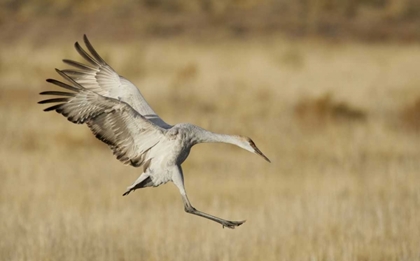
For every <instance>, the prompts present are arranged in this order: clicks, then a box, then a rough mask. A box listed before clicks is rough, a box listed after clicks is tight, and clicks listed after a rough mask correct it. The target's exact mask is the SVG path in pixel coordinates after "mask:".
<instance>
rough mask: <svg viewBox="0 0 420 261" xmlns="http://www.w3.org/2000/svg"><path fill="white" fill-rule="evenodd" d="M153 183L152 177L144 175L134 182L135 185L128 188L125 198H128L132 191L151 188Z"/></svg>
mask: <svg viewBox="0 0 420 261" xmlns="http://www.w3.org/2000/svg"><path fill="white" fill-rule="evenodd" d="M151 182H152V180H151V179H150V176H149V175H148V174H146V173H142V174H141V175H140V177H139V178H138V179H137V180H136V181H134V183H133V185H131V186H129V187H127V191H126V192H124V194H123V196H127V195H128V194H130V192H131V191H134V190H136V189H139V188H144V187H148V186H150V184H151Z"/></svg>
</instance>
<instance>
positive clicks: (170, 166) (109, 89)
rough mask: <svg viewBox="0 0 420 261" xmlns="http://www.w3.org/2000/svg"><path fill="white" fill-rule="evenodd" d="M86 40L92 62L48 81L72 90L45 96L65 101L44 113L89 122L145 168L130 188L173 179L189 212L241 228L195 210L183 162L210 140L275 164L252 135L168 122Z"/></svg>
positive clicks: (121, 155) (119, 153)
mask: <svg viewBox="0 0 420 261" xmlns="http://www.w3.org/2000/svg"><path fill="white" fill-rule="evenodd" d="M83 40H84V42H85V45H86V47H87V49H88V51H89V53H88V52H86V51H85V50H84V49H83V48H82V47H81V46H80V45H79V43H77V42H76V43H75V48H76V50H77V52H78V53H79V54H80V55H81V56H82V57H83V58H84V59H85V60H86V61H87V62H88V63H89V64H83V63H79V62H75V61H71V60H63V61H64V62H65V63H66V64H68V65H71V66H73V67H75V68H76V70H75V69H67V70H58V69H56V71H57V73H58V74H59V75H61V76H62V77H63V78H64V79H65V80H67V81H68V83H64V82H60V81H58V80H54V79H47V82H49V83H52V84H55V85H57V86H59V87H61V88H63V89H67V90H68V91H70V92H63V91H45V92H41V93H40V94H41V95H55V96H58V97H59V98H53V99H46V100H42V101H40V102H39V103H40V104H44V103H58V104H56V105H53V106H51V107H48V108H46V109H44V111H56V112H58V113H60V114H62V115H63V116H64V117H66V118H67V119H68V120H69V121H71V122H73V123H77V124H83V123H86V124H87V126H88V127H89V128H90V129H91V131H92V132H93V134H94V135H95V136H96V138H98V139H100V140H101V141H103V142H105V143H106V144H108V146H109V147H110V148H111V150H112V151H113V153H114V155H115V156H116V157H117V159H118V160H120V161H121V162H122V163H124V164H128V165H131V166H134V167H141V166H142V167H143V171H142V174H141V175H140V177H139V178H138V179H137V180H136V181H135V182H134V183H133V184H132V185H131V186H129V187H128V188H127V191H126V192H125V193H124V194H123V196H125V195H128V194H129V193H130V192H131V191H134V190H136V189H140V188H145V187H150V186H154V187H157V186H159V185H162V184H165V183H167V182H168V181H172V182H173V183H174V184H175V185H176V186H177V187H178V189H179V191H180V193H181V196H182V200H183V203H184V208H185V211H186V212H187V213H190V214H194V215H198V216H201V217H204V218H207V219H210V220H213V221H215V222H217V223H220V224H221V225H222V226H223V227H228V228H235V227H236V226H240V225H241V224H243V223H244V222H245V220H244V221H230V220H225V219H222V218H219V217H216V216H212V215H209V214H206V213H204V212H201V211H199V210H197V209H195V208H194V207H193V206H192V205H191V203H190V201H189V200H188V197H187V193H186V191H185V187H184V176H183V173H182V168H181V164H182V163H183V162H184V161H185V159H186V158H187V157H188V154H189V153H190V149H191V147H192V146H194V145H196V144H199V143H206V142H223V143H230V144H233V145H236V146H238V147H240V148H243V149H245V150H248V151H250V152H253V153H256V154H258V155H260V156H262V157H263V158H264V159H265V160H267V161H268V162H270V160H269V159H268V158H267V157H266V156H265V155H264V154H263V153H262V152H261V151H260V150H259V149H258V148H257V147H256V146H255V143H254V142H253V141H252V140H251V139H250V138H247V137H243V136H237V135H226V134H217V133H213V132H210V131H207V130H205V129H202V128H200V127H198V126H195V125H192V124H188V123H181V124H176V125H174V126H172V125H169V124H167V123H165V122H164V121H163V120H162V119H161V118H160V117H159V116H158V115H157V114H156V113H155V112H154V111H153V110H152V108H151V107H150V106H149V104H148V103H147V102H146V100H145V99H144V98H143V96H142V95H141V93H140V91H139V90H138V89H137V87H136V86H135V85H134V84H132V83H131V82H129V81H128V80H126V79H125V78H123V77H121V76H119V75H118V74H117V73H116V72H115V71H114V69H112V68H111V66H109V65H108V64H107V63H106V62H105V61H104V60H103V59H102V58H101V57H100V56H99V54H98V53H97V52H96V51H95V49H94V48H93V46H92V45H91V43H90V42H89V40H88V38H87V37H86V35H84V37H83Z"/></svg>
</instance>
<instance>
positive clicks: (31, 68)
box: [0, 38, 420, 261]
mask: <svg viewBox="0 0 420 261" xmlns="http://www.w3.org/2000/svg"><path fill="white" fill-rule="evenodd" d="M92 41H93V43H94V44H95V45H96V47H97V49H98V50H99V51H100V53H104V56H105V57H106V58H107V60H108V62H109V63H110V64H111V65H112V66H113V67H114V68H115V69H117V70H118V71H120V73H121V74H123V75H124V76H126V77H128V78H129V79H131V80H132V81H133V82H135V83H136V84H137V85H138V86H140V87H141V90H142V91H143V93H144V95H145V96H146V97H147V99H148V100H149V101H150V103H151V104H152V106H153V107H154V108H155V109H156V110H157V111H158V113H159V114H160V115H161V116H162V117H163V118H164V119H166V120H167V121H168V122H170V123H175V122H185V121H188V122H191V123H196V124H199V125H201V126H203V127H205V128H208V129H210V130H214V131H219V132H226V133H238V134H242V135H248V136H250V137H252V138H253V139H254V141H255V142H256V143H257V145H258V146H259V147H260V148H261V150H262V151H263V152H265V153H266V154H267V155H268V156H269V157H270V159H271V160H272V162H273V163H272V164H267V163H266V162H264V161H263V160H262V159H260V158H259V157H257V156H256V155H252V154H250V153H247V152H244V151H241V150H239V149H237V148H233V147H230V146H228V145H201V146H197V147H196V148H193V151H192V153H191V155H190V158H189V159H188V160H187V161H186V162H185V164H184V172H185V176H186V186H187V191H188V192H189V195H190V199H191V201H192V203H193V204H194V205H195V206H196V207H197V208H198V209H201V210H204V211H206V212H209V213H212V214H216V215H220V216H222V217H226V218H230V219H235V220H236V219H237V220H240V219H247V222H246V223H245V224H244V225H243V226H241V227H239V228H237V229H235V230H228V229H224V230H223V229H222V228H221V227H220V226H218V225H216V224H214V223H211V222H210V221H208V220H204V219H200V218H197V217H194V216H191V215H188V214H185V213H184V211H183V208H182V202H181V198H180V196H179V193H178V191H177V189H176V188H175V186H173V185H172V184H167V185H165V186H161V187H159V188H157V189H144V190H140V191H136V192H135V193H134V194H132V195H130V196H128V197H126V198H123V197H121V194H122V192H123V191H124V189H125V187H126V186H127V185H129V184H131V182H132V181H133V180H134V179H135V178H137V176H138V175H139V174H140V170H139V169H135V168H128V167H124V166H123V165H121V164H120V163H119V162H118V161H117V160H115V159H114V158H113V156H112V155H111V153H110V152H109V151H108V149H107V148H106V146H105V145H102V144H101V143H100V142H99V141H96V140H95V138H94V137H93V136H92V135H91V134H90V133H89V131H88V130H87V128H86V127H85V126H76V125H72V124H70V123H69V122H67V121H66V120H65V119H64V118H63V117H61V116H59V115H57V114H56V113H48V114H47V113H43V112H42V106H40V105H36V101H37V100H38V99H39V98H38V97H37V95H36V93H37V92H38V91H40V90H45V89H48V88H52V87H51V86H49V85H47V83H45V82H44V79H45V78H47V77H56V75H55V73H54V71H53V67H55V66H58V67H61V68H62V67H63V66H62V65H61V64H60V63H59V61H60V59H61V58H63V56H64V57H67V58H76V57H77V55H76V53H75V52H71V51H70V49H71V48H72V47H71V44H68V45H67V46H66V45H63V46H62V45H60V46H55V45H51V46H45V47H37V48H35V47H32V46H30V45H27V44H24V43H22V44H20V45H17V46H16V45H15V46H5V47H3V48H2V49H1V50H0V57H1V59H0V61H1V62H2V67H1V68H2V70H1V72H0V83H1V87H0V126H1V127H0V142H1V150H0V175H1V178H2V179H1V182H0V234H1V235H2V236H1V237H0V259H1V260H203V261H204V260H344V261H346V260H378V261H379V260H416V259H418V258H419V257H420V250H419V245H420V229H419V227H420V219H419V218H418V217H419V216H420V189H419V186H418V184H420V176H419V169H420V146H419V144H420V137H419V136H418V135H416V134H412V135H407V133H406V132H405V131H403V130H402V129H400V128H395V126H394V125H393V124H392V123H393V122H394V121H395V118H396V117H399V114H398V111H399V110H400V108H402V106H403V105H405V104H411V102H412V99H411V97H413V95H418V94H419V86H420V78H419V74H418V68H420V62H419V61H420V50H419V49H418V47H416V46H410V45H406V46H398V45H392V44H390V45H362V44H355V43H353V44H340V45H337V44H329V43H325V42H317V41H309V42H293V41H286V40H284V39H272V38H271V39H261V40H259V41H247V42H241V41H235V40H229V41H225V42H222V43H219V42H194V41H190V40H186V39H174V40H172V41H166V40H145V41H144V42H142V43H141V48H139V46H140V44H139V43H136V42H132V43H124V44H119V45H116V44H115V45H114V44H113V42H112V41H110V42H108V43H101V42H99V41H95V39H94V38H93V39H92ZM139 50H141V51H139ZM290 52H291V54H290ZM133 54H136V55H138V60H135V59H132V58H133ZM28 57H31V59H30V61H29V60H28ZM5 65H7V66H5ZM135 68H139V69H138V71H137V70H136V69H135ZM26 93H27V94H26ZM325 93H331V94H332V95H333V97H334V98H335V99H337V100H338V101H340V102H344V103H345V104H349V107H351V108H358V109H360V110H362V111H363V112H365V113H367V114H368V115H369V117H368V118H367V120H366V121H363V122H361V123H360V124H352V123H350V124H343V123H342V122H341V121H337V122H334V123H333V124H329V125H328V126H326V127H325V128H322V129H318V130H312V129H310V128H308V127H305V126H302V125H300V124H298V121H297V119H296V115H295V114H294V108H295V106H296V104H298V102H299V101H301V100H302V99H303V98H304V97H322V95H324V94H325ZM350 105H351V106H350Z"/></svg>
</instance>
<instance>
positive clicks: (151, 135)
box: [39, 70, 166, 167]
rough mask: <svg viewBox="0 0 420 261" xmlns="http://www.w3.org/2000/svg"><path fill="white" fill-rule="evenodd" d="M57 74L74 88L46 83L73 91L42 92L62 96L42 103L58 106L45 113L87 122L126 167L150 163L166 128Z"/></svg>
mask: <svg viewBox="0 0 420 261" xmlns="http://www.w3.org/2000/svg"><path fill="white" fill-rule="evenodd" d="M57 72H58V73H59V74H60V75H61V76H62V77H63V78H65V79H66V80H68V81H69V82H70V83H71V84H72V85H70V84H67V83H63V82H60V81H57V80H52V79H48V80H47V81H48V82H50V83H53V84H55V85H57V86H59V87H61V88H64V89H67V90H71V91H73V92H72V93H70V92H59V91H45V92H42V93H40V94H41V95H56V96H59V98H52V99H46V100H42V101H40V102H39V103H40V104H50V103H58V104H56V105H54V106H52V107H49V108H47V109H45V110H46V111H51V110H55V111H56V112H58V113H60V114H62V115H63V116H65V117H66V118H67V119H68V120H69V121H71V122H73V123H77V124H82V123H86V124H87V125H88V127H89V128H90V129H91V130H92V132H93V134H94V135H95V136H96V138H98V139H99V140H101V141H103V142H104V143H106V144H108V146H109V147H110V148H111V150H112V151H113V153H114V155H115V156H116V157H117V159H118V160H120V161H121V162H123V163H124V164H130V165H132V166H135V167H140V166H142V165H143V164H145V163H146V162H148V161H149V162H150V159H151V155H149V152H150V150H152V149H153V147H154V146H155V145H156V144H158V143H159V141H160V140H161V139H162V138H163V137H164V133H165V132H166V130H165V129H163V128H161V127H159V126H157V125H155V124H153V123H152V122H150V121H149V120H147V119H146V118H145V117H143V116H142V115H141V114H139V113H138V112H137V111H135V110H134V109H133V108H132V107H131V106H130V105H129V104H127V103H125V102H123V101H120V100H117V99H113V98H109V97H104V96H102V95H99V94H97V93H95V92H93V91H91V90H89V89H86V88H84V87H83V86H82V85H80V84H79V83H77V82H76V81H75V80H73V79H72V78H71V77H69V76H68V75H66V74H65V73H63V72H62V71H60V70H57Z"/></svg>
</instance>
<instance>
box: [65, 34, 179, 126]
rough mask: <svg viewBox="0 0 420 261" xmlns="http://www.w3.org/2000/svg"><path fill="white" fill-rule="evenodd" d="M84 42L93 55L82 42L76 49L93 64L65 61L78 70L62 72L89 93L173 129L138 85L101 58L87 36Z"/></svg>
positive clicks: (76, 44) (76, 45) (84, 37)
mask: <svg viewBox="0 0 420 261" xmlns="http://www.w3.org/2000/svg"><path fill="white" fill-rule="evenodd" d="M83 40H84V42H85V45H86V47H87V49H88V51H89V52H86V51H85V50H84V49H83V48H82V47H81V46H80V44H79V43H78V42H76V43H75V48H76V50H77V52H78V53H79V54H80V55H81V56H82V57H83V58H84V59H85V60H86V62H88V63H89V64H83V63H80V62H76V61H72V60H67V59H64V60H63V62H65V63H66V64H68V65H71V66H73V67H75V68H76V69H66V70H62V71H63V72H64V73H65V74H67V75H68V76H70V77H71V78H72V79H73V80H75V81H76V82H77V83H79V84H81V85H83V87H85V88H86V89H88V90H91V91H93V92H96V93H98V94H100V95H102V96H105V97H109V98H114V99H118V100H121V101H124V102H126V103H128V104H129V105H130V106H131V107H132V108H134V109H135V110H136V111H137V112H138V113H140V114H141V115H143V116H144V117H145V118H146V119H148V120H150V121H152V122H153V123H154V124H156V125H158V126H160V127H162V128H165V129H169V128H171V127H172V126H171V125H169V124H167V123H166V122H164V121H163V120H162V119H161V118H160V117H159V116H158V115H157V114H156V113H155V112H154V111H153V109H152V108H151V107H150V106H149V104H148V103H147V102H146V100H145V99H144V97H143V96H142V94H141V93H140V91H139V89H138V88H137V87H136V86H135V85H134V84H132V83H131V82H130V81H128V80H127V79H125V78H124V77H121V76H120V75H118V73H116V72H115V71H114V69H112V68H111V66H109V65H108V64H107V63H106V62H105V61H104V59H102V58H101V57H100V56H99V54H98V53H97V52H96V51H95V49H94V48H93V46H92V44H91V43H90V42H89V40H88V38H87V37H86V35H84V36H83Z"/></svg>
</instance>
